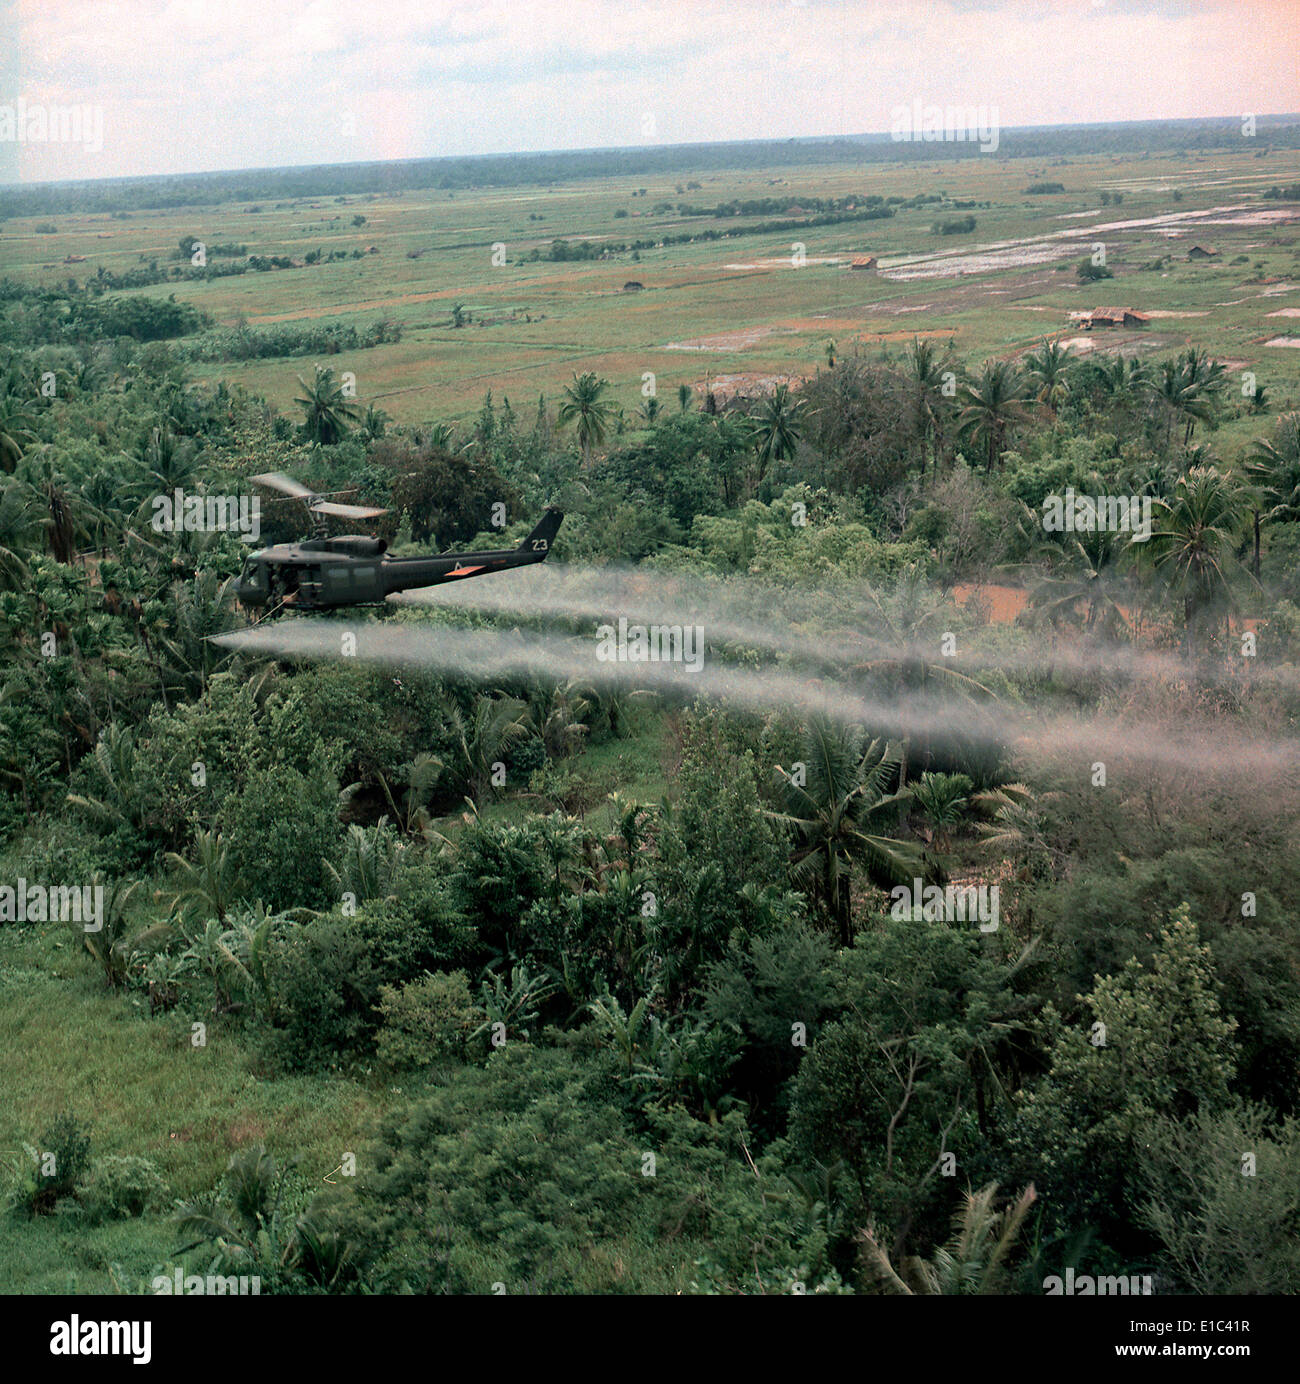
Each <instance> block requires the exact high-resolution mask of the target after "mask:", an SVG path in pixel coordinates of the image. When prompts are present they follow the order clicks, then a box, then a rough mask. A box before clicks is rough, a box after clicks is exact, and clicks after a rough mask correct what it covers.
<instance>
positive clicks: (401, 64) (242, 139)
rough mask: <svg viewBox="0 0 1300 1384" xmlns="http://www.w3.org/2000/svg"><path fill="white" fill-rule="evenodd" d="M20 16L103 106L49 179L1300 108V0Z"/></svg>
mask: <svg viewBox="0 0 1300 1384" xmlns="http://www.w3.org/2000/svg"><path fill="white" fill-rule="evenodd" d="M0 23H7V25H8V26H9V29H10V30H11V32H9V33H7V34H0V46H3V47H11V48H12V50H13V51H16V52H17V54H18V73H17V80H18V83H19V88H20V89H19V90H17V91H12V92H0V100H9V99H12V98H13V97H14V96H16V95H19V94H22V95H24V96H26V97H27V99H28V100H29V101H31V100H44V101H56V100H57V101H63V102H72V101H77V102H90V103H93V104H96V105H100V106H102V107H103V110H104V121H105V147H104V151H103V152H102V153H101V154H99V155H96V156H88V155H86V154H85V153H84V151H78V150H75V149H70V148H66V147H57V146H49V147H46V148H37V147H28V148H25V149H23V150H21V151H20V155H19V161H18V168H17V170H16V171H17V172H18V173H19V174H20V175H21V176H22V177H24V178H28V179H35V178H53V177H72V176H87V175H88V174H89V175H92V176H109V175H120V174H130V173H145V172H168V171H181V170H187V169H194V170H199V169H215V168H230V167H240V166H251V165H259V164H283V163H295V162H322V161H329V160H333V159H338V158H371V157H386V158H391V157H418V156H429V155H440V154H459V153H488V152H499V151H508V150H515V149H521V150H524V149H532V150H535V149H548V148H557V147H574V146H591V145H603V144H627V143H638V142H642V136H641V133H640V131H641V119H642V116H643V114H644V113H645V112H647V111H649V112H652V113H653V114H654V116H655V131H656V133H655V138H657V139H658V140H661V141H665V142H676V141H687V140H707V139H741V138H762V137H773V138H785V137H788V136H790V135H812V134H825V133H830V134H834V133H855V132H860V131H866V130H882V129H887V128H888V127H889V125H890V123H891V111H892V109H893V108H894V107H895V106H897V105H900V104H903V103H905V102H911V101H912V100H913V99H916V98H920V99H921V100H922V101H925V102H935V103H940V104H962V105H985V106H996V107H997V108H998V112H999V116H1000V118H1001V121H1002V123H1003V124H1004V125H1015V124H1043V123H1058V122H1067V121H1091V120H1123V119H1142V118H1153V117H1161V116H1166V117H1174V116H1189V115H1198V114H1203V115H1225V114H1239V113H1240V112H1242V111H1246V110H1253V111H1261V112H1262V111H1278V110H1293V109H1296V108H1297V107H1300V92H1298V91H1297V78H1296V71H1295V62H1294V53H1295V52H1296V50H1297V48H1298V47H1300V7H1296V6H1290V5H1270V4H1268V3H1267V0H1185V2H1184V3H1177V4H1175V3H1160V2H1159V0H1105V2H1104V3H1102V4H1100V5H1094V4H1092V3H1091V0H1061V2H1060V3H1052V4H1047V3H1042V0H986V2H984V3H970V0H932V2H927V0H902V2H901V3H893V4H885V3H860V2H859V0H807V3H806V4H802V5H801V4H795V3H792V0H649V3H645V4H627V3H624V2H623V0H553V2H552V3H529V2H528V0H474V2H473V3H462V0H446V3H439V4H432V5H430V4H428V3H424V2H422V0H388V2H387V3H384V2H382V0H381V2H380V3H369V4H365V5H358V4H355V3H351V2H350V0H308V2H307V3H305V4H297V5H293V6H280V5H275V4H268V3H266V0H223V3H219V4H214V3H211V0H138V3H120V2H119V0H60V3H58V4H54V5H51V4H49V3H47V0H17V3H16V4H15V5H13V6H11V7H10V9H9V10H8V11H7V17H6V18H5V19H3V20H0ZM347 110H352V111H354V112H355V113H356V116H357V135H356V137H355V139H352V140H350V141H348V142H347V144H346V146H341V145H340V140H339V135H338V131H339V128H340V122H341V119H342V115H343V113H344V112H345V111H347ZM92 163H93V166H91V165H92ZM2 166H3V165H0V167H2Z"/></svg>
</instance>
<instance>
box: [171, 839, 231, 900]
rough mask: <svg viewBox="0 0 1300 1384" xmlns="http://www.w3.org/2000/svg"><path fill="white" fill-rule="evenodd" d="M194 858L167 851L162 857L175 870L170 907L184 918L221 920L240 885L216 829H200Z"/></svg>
mask: <svg viewBox="0 0 1300 1384" xmlns="http://www.w3.org/2000/svg"><path fill="white" fill-rule="evenodd" d="M194 846H195V853H196V855H197V860H196V862H195V863H194V864H191V863H190V862H189V861H188V860H186V859H185V857H184V856H181V855H177V854H176V852H175V851H168V852H167V856H166V859H167V861H168V863H169V864H170V865H171V866H172V867H173V869H174V870H175V871H176V882H177V886H178V887H177V889H176V891H175V894H174V897H173V901H172V907H173V910H174V911H175V912H176V913H177V914H179V915H181V916H183V917H187V918H195V919H198V918H203V919H207V918H215V919H216V920H217V921H218V922H224V921H225V917H226V914H227V912H229V910H230V906H231V904H233V903H234V902H235V900H236V899H238V898H239V895H240V884H239V880H238V878H237V877H236V874H235V869H234V863H233V862H232V861H231V859H230V851H229V848H228V847H227V845H226V843H225V842H224V841H223V840H222V839H221V833H220V832H219V831H200V832H197V833H196V834H195V837H194Z"/></svg>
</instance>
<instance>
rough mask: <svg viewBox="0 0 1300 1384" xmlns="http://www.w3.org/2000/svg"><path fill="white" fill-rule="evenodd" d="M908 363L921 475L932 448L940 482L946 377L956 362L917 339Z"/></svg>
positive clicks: (910, 350) (913, 344)
mask: <svg viewBox="0 0 1300 1384" xmlns="http://www.w3.org/2000/svg"><path fill="white" fill-rule="evenodd" d="M905 363H906V365H907V373H908V374H909V375H910V376H911V380H912V387H913V389H914V390H915V404H914V408H915V422H916V431H917V436H918V437H919V438H920V441H921V474H922V475H924V474H925V450H926V447H927V445H929V446H930V448H931V452H932V457H931V459H932V461H933V464H934V474H935V477H936V478H937V477H938V475H939V451H940V448H941V444H942V441H943V417H944V413H945V412H946V400H945V397H944V393H943V384H944V376H945V375H946V374H949V373H950V372H951V369H952V362H951V360H950V359H949V358H948V357H947V356H942V357H941V356H940V355H939V353H938V351H937V350H936V349H935V346H934V342H933V341H929V340H925V339H923V338H921V337H919V336H915V337H913V338H912V344H911V346H910V347H909V348H908V351H907V356H906V358H905Z"/></svg>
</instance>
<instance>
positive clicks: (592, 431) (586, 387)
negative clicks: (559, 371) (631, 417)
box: [556, 370, 614, 465]
mask: <svg viewBox="0 0 1300 1384" xmlns="http://www.w3.org/2000/svg"><path fill="white" fill-rule="evenodd" d="M608 388H609V381H608V380H602V379H600V378H599V377H598V376H597V375H596V374H594V373H593V372H592V371H590V370H589V371H588V372H587V373H586V374H585V375H576V374H575V375H574V377H573V383H572V384H571V385H569V384H566V385H565V386H564V402H563V403H562V404H561V405H560V407H559V410H558V411H557V413H556V419H557V421H558V422H559V423H560V425H561V426H563V425H564V424H566V423H571V422H573V421H574V419H576V420H577V423H578V446H579V447H581V448H582V460H583V464H584V465H588V464H590V462H591V452H592V448H594V447H599V446H600V444H601V443H602V442H604V440H605V438H606V436H607V435H608V433H609V430H610V428H611V427H612V426H613V422H614V405H613V404H612V403H611V402H610V401H609V400H608V399H605V398H604V397H603V396H604V393H605V391H606V389H608Z"/></svg>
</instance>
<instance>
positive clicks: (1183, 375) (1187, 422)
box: [1145, 346, 1224, 452]
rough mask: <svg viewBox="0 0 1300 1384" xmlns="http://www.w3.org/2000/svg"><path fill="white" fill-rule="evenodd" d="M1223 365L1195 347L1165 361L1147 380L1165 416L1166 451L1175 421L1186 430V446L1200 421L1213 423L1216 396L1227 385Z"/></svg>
mask: <svg viewBox="0 0 1300 1384" xmlns="http://www.w3.org/2000/svg"><path fill="white" fill-rule="evenodd" d="M1223 383H1224V380H1223V366H1222V364H1220V362H1218V361H1211V360H1210V359H1209V358H1208V357H1207V356H1206V354H1205V352H1204V351H1197V350H1195V349H1194V348H1193V347H1190V346H1189V347H1188V348H1187V350H1186V351H1185V352H1184V353H1183V354H1182V355H1181V356H1178V357H1177V358H1176V359H1174V360H1165V361H1161V363H1160V369H1159V370H1158V371H1157V373H1156V374H1155V375H1154V376H1151V377H1150V378H1148V379H1147V381H1146V382H1145V388H1146V391H1147V393H1148V394H1149V395H1150V397H1151V399H1152V400H1153V402H1154V403H1155V405H1156V407H1157V408H1158V409H1159V410H1160V412H1161V413H1163V415H1164V419H1165V430H1164V450H1165V451H1166V452H1168V450H1169V448H1170V446H1171V445H1172V443H1173V430H1174V426H1175V424H1181V426H1182V429H1183V446H1184V447H1189V446H1190V445H1191V441H1192V433H1193V432H1194V431H1195V428H1196V424H1197V423H1198V422H1209V421H1210V420H1211V419H1212V418H1213V417H1214V415H1215V396H1216V395H1217V394H1218V393H1219V392H1220V391H1221V390H1222V388H1223Z"/></svg>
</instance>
